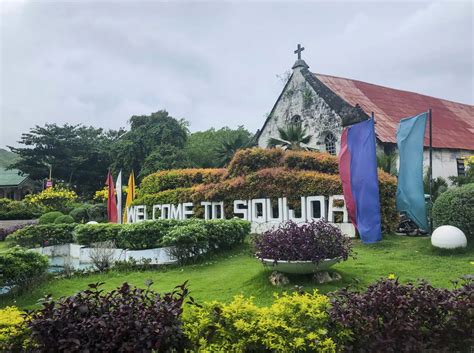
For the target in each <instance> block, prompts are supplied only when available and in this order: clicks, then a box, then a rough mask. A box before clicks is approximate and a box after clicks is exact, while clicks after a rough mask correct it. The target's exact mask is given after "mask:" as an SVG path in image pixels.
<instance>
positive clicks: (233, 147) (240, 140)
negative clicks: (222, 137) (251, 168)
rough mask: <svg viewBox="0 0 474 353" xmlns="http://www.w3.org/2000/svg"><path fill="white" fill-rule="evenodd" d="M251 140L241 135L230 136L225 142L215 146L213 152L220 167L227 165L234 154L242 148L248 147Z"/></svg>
mask: <svg viewBox="0 0 474 353" xmlns="http://www.w3.org/2000/svg"><path fill="white" fill-rule="evenodd" d="M251 142H252V141H251V140H250V139H249V138H248V137H246V136H242V135H236V136H232V137H231V138H230V139H229V140H227V141H222V142H221V144H220V145H218V146H216V148H215V152H216V156H217V159H218V163H219V166H220V167H223V166H225V165H227V164H228V163H229V162H230V160H231V159H232V157H234V154H235V152H237V151H238V150H240V149H242V148H246V147H250V145H251Z"/></svg>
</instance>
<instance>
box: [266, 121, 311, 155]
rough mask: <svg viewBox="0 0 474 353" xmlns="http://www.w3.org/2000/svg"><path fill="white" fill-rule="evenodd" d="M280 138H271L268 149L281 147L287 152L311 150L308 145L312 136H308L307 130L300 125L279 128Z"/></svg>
mask: <svg viewBox="0 0 474 353" xmlns="http://www.w3.org/2000/svg"><path fill="white" fill-rule="evenodd" d="M278 134H279V138H273V137H272V138H271V139H270V140H269V141H268V147H277V146H279V147H281V148H283V149H285V150H293V151H298V150H311V148H310V147H308V146H302V145H307V144H308V143H309V142H310V141H311V139H312V138H313V136H312V135H306V129H305V128H303V126H302V125H301V124H300V123H296V124H290V125H288V126H287V127H286V128H281V127H280V128H278Z"/></svg>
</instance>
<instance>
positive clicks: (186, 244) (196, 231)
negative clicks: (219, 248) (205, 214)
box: [163, 222, 210, 263]
mask: <svg viewBox="0 0 474 353" xmlns="http://www.w3.org/2000/svg"><path fill="white" fill-rule="evenodd" d="M163 245H165V246H171V247H172V248H171V250H170V253H171V255H172V256H173V257H175V258H176V259H177V260H178V262H179V263H186V262H188V261H190V260H194V259H197V258H198V257H200V256H201V255H204V254H205V253H207V252H208V251H209V248H210V244H209V238H208V234H207V232H206V228H205V227H204V225H203V224H202V223H201V222H192V223H189V222H187V224H184V225H182V226H179V227H175V228H173V229H171V230H170V232H169V233H168V234H167V235H165V236H164V237H163Z"/></svg>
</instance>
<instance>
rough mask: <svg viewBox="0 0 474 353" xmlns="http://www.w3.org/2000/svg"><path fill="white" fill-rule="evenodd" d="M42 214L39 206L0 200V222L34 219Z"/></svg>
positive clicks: (42, 210) (4, 199)
mask: <svg viewBox="0 0 474 353" xmlns="http://www.w3.org/2000/svg"><path fill="white" fill-rule="evenodd" d="M43 212H44V209H43V208H42V207H41V206H40V205H32V204H28V203H26V202H24V201H14V200H10V199H6V198H0V220H4V219H5V220H9V219H34V218H38V217H39V216H40V215H41V214H42V213H43Z"/></svg>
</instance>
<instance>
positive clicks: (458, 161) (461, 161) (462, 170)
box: [456, 158, 466, 176]
mask: <svg viewBox="0 0 474 353" xmlns="http://www.w3.org/2000/svg"><path fill="white" fill-rule="evenodd" d="M456 164H457V167H458V176H465V175H466V167H465V166H464V158H456Z"/></svg>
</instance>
